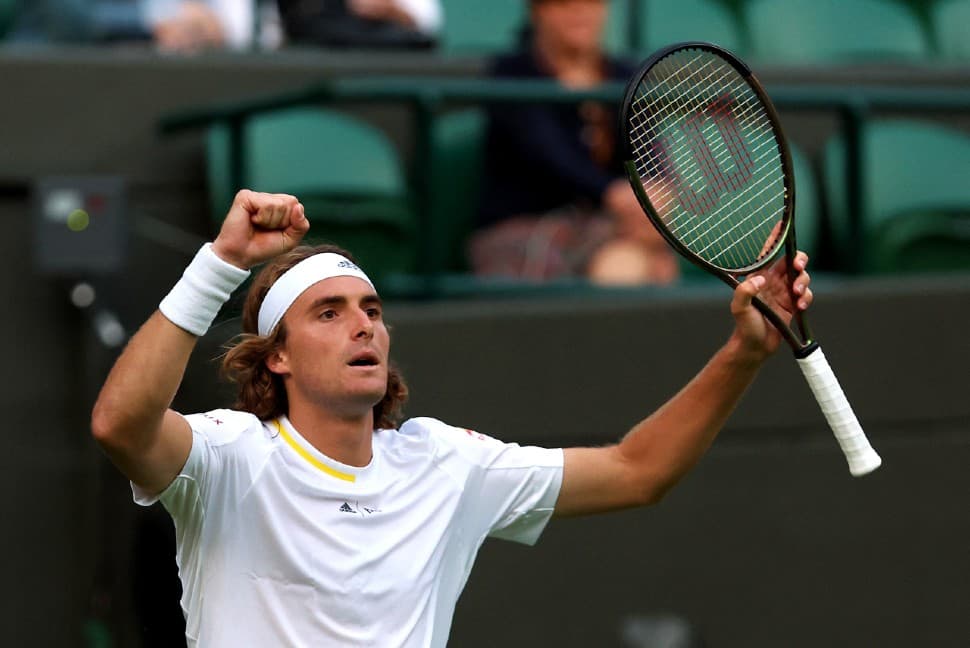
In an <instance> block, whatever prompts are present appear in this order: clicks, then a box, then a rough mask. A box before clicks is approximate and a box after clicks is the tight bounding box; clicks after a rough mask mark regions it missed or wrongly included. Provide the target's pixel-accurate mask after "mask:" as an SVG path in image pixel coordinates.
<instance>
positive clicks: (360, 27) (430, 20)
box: [277, 0, 442, 49]
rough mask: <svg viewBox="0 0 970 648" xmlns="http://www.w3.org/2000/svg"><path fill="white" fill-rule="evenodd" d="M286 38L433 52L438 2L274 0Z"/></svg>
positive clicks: (305, 42) (438, 19) (299, 42)
mask: <svg viewBox="0 0 970 648" xmlns="http://www.w3.org/2000/svg"><path fill="white" fill-rule="evenodd" d="M277 4H278V6H279V13H280V20H281V23H282V25H283V30H284V32H285V35H286V38H287V40H288V41H289V42H290V43H293V44H296V45H315V46H320V47H333V48H359V49H383V48H389V49H422V48H429V47H432V46H433V45H434V43H435V38H436V36H437V33H438V29H439V28H440V27H441V21H442V11H441V4H440V2H439V0H277Z"/></svg>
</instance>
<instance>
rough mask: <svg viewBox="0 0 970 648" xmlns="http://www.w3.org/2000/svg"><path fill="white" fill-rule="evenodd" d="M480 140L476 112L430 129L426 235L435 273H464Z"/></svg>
mask: <svg viewBox="0 0 970 648" xmlns="http://www.w3.org/2000/svg"><path fill="white" fill-rule="evenodd" d="M484 139H485V113H484V111H483V110H481V109H478V108H468V109H463V110H459V111H455V112H451V113H446V114H442V115H440V116H438V118H437V119H436V120H435V123H434V126H433V127H432V132H431V177H432V182H433V189H432V191H431V196H430V221H431V223H432V227H431V228H430V230H431V231H430V232H428V233H427V234H426V235H428V236H431V237H432V240H431V242H430V244H429V246H428V247H429V249H431V250H432V251H433V253H434V256H435V264H436V266H437V268H438V269H439V270H442V271H445V272H462V271H466V270H467V269H468V267H467V259H466V255H465V241H466V239H467V237H468V235H469V234H470V233H471V231H472V228H473V227H474V225H475V213H476V210H477V209H478V204H479V191H480V187H479V178H480V176H481V166H482V156H483V155H484Z"/></svg>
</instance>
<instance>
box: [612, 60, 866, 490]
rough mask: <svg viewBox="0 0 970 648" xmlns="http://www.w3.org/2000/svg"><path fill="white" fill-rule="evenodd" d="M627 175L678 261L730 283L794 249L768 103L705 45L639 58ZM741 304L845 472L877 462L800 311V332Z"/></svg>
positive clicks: (627, 118)
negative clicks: (830, 436)
mask: <svg viewBox="0 0 970 648" xmlns="http://www.w3.org/2000/svg"><path fill="white" fill-rule="evenodd" d="M621 118H622V119H621V130H622V133H621V136H622V140H623V142H624V146H625V148H626V160H627V163H626V167H627V172H628V174H629V177H630V183H631V185H632V186H633V190H634V192H635V193H636V194H637V197H638V198H639V200H640V204H641V206H642V207H643V209H644V211H645V212H646V214H647V216H648V217H649V218H650V220H651V221H653V224H654V225H655V226H656V227H657V229H658V230H659V231H660V233H661V234H662V235H663V236H664V238H666V239H667V241H668V242H669V243H670V244H671V245H672V246H673V247H674V248H675V249H676V250H677V251H678V252H680V254H682V255H683V256H684V257H686V258H687V259H689V260H691V261H692V262H693V263H695V264H697V265H699V266H700V267H702V268H703V269H705V270H707V271H708V272H710V273H712V274H714V275H715V276H717V277H719V278H720V279H722V280H723V281H725V282H726V283H727V284H728V285H730V286H731V287H732V288H735V287H737V286H738V285H739V283H740V280H741V278H743V277H745V276H747V275H749V274H752V273H755V272H758V271H760V270H762V269H764V268H765V267H766V266H767V265H768V264H769V263H770V262H771V261H772V260H773V259H774V258H775V257H776V256H778V254H779V253H780V252H781V251H782V250H784V253H785V254H786V255H787V257H788V266H789V267H792V263H791V262H792V260H793V259H794V258H795V255H796V245H795V223H794V216H795V181H794V174H793V172H792V164H791V156H790V154H789V151H788V145H787V143H786V141H785V137H784V135H783V133H782V130H781V126H780V124H779V120H778V116H777V114H776V112H775V109H774V107H773V106H772V104H771V101H770V100H769V99H768V96H767V94H766V93H765V91H764V88H762V86H761V84H760V83H759V82H758V80H757V79H755V77H754V75H753V74H752V73H751V70H750V69H749V68H748V67H747V66H746V65H745V64H744V63H743V62H741V61H740V60H739V59H738V58H737V57H735V56H734V55H732V54H731V53H730V52H727V51H725V50H723V49H721V48H719V47H717V46H714V45H711V44H709V43H680V44H677V45H671V46H670V47H666V48H664V49H662V50H660V51H658V52H656V53H655V54H653V55H652V56H651V57H650V58H648V59H647V60H646V61H645V62H644V63H643V65H642V66H641V68H640V70H638V71H637V73H636V74H635V75H634V76H633V78H632V79H631V80H630V83H629V84H628V86H627V90H626V93H625V96H624V101H623V108H622V114H621ZM752 304H753V305H754V306H755V307H756V308H757V309H758V310H759V311H760V312H761V314H762V315H764V316H765V318H766V319H767V320H768V321H769V322H771V324H772V325H773V326H775V328H777V329H778V331H779V333H780V334H781V336H782V337H783V338H784V339H785V341H787V342H788V344H789V345H790V346H791V348H792V350H793V351H794V353H795V357H796V359H797V361H798V366H799V367H800V368H801V370H802V373H804V375H805V379H806V380H807V381H808V384H809V387H810V388H811V390H812V392H813V393H814V395H815V398H816V399H817V400H818V403H819V405H820V406H821V409H822V412H823V413H824V415H825V418H826V419H827V420H828V423H829V425H830V426H831V428H832V431H833V432H834V433H835V438H836V439H837V440H838V442H839V445H840V446H841V448H842V451H843V452H844V453H845V457H846V460H847V461H848V463H849V471H850V472H851V473H852V474H853V475H854V476H856V477H859V476H861V475H865V474H867V473H869V472H872V471H873V470H875V469H876V468H878V467H879V465H880V464H881V463H882V460H881V459H880V458H879V455H878V454H876V452H875V451H874V450H873V449H872V446H871V445H870V444H869V440H868V439H867V438H866V435H865V433H864V432H863V430H862V427H861V426H860V425H859V421H858V419H856V416H855V414H854V413H853V411H852V407H851V406H850V405H849V402H848V400H847V399H846V397H845V394H844V393H843V392H842V388H841V387H840V386H839V382H838V380H836V378H835V374H834V373H832V369H831V367H829V364H828V361H827V360H826V359H825V356H824V355H823V353H822V349H821V348H820V347H819V345H818V342H816V341H815V340H814V339H813V337H812V334H811V332H810V331H809V328H808V324H807V322H806V321H805V318H804V315H803V314H802V313H801V312H800V311H799V309H797V308H796V309H794V315H793V320H794V321H795V322H796V323H797V326H798V330H799V333H800V335H796V333H795V332H794V330H793V329H792V328H791V326H789V325H788V324H787V323H786V322H785V320H784V319H783V318H782V317H781V316H780V315H779V314H778V313H776V312H775V311H774V310H772V309H771V308H770V307H769V306H768V305H767V304H765V303H764V302H763V301H761V300H760V299H757V298H755V299H754V300H753V301H752Z"/></svg>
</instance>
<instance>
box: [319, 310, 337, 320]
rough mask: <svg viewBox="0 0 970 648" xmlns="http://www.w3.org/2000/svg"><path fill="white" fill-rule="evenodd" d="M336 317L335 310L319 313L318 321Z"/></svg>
mask: <svg viewBox="0 0 970 648" xmlns="http://www.w3.org/2000/svg"><path fill="white" fill-rule="evenodd" d="M336 316H337V311H335V310H325V311H323V312H322V313H320V319H328V320H329V319H333V318H335V317H336Z"/></svg>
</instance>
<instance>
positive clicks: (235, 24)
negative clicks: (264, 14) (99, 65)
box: [8, 0, 255, 53]
mask: <svg viewBox="0 0 970 648" xmlns="http://www.w3.org/2000/svg"><path fill="white" fill-rule="evenodd" d="M254 12H255V0H32V1H31V2H24V3H23V5H22V8H21V9H20V11H19V15H18V18H17V21H16V23H15V24H14V26H13V27H12V28H11V33H10V35H9V36H8V38H9V39H10V40H15V41H32V42H43V43H118V42H146V43H148V42H154V43H155V44H156V45H157V46H158V47H159V48H160V49H162V50H163V51H171V52H184V53H192V52H197V51H200V50H205V49H214V48H231V49H244V48H246V47H249V46H250V45H252V43H253V33H254V25H255V16H254Z"/></svg>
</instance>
